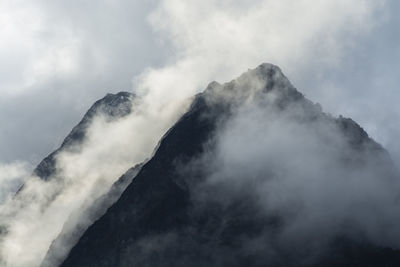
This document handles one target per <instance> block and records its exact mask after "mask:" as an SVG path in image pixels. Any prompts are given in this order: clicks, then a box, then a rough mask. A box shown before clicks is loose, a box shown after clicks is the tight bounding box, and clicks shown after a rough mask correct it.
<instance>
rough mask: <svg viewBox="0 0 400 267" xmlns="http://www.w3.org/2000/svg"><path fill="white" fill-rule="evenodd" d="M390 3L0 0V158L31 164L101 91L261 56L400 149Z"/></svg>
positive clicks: (240, 66) (332, 109) (228, 73)
mask: <svg viewBox="0 0 400 267" xmlns="http://www.w3.org/2000/svg"><path fill="white" fill-rule="evenodd" d="M399 11H400V3H399V2H398V1H395V0H386V1H385V0H377V1H372V0H353V1H348V0H346V1H345V0H338V1H333V0H329V1H323V2H322V1H317V0H315V1H313V0H299V1H295V2H293V1H289V0H279V1H278V0H256V1H244V0H236V1H235V0H223V1H216V0H208V1H178V0H169V1H167V0H164V1H163V0H160V1H156V0H153V1H128V0H118V1H109V0H101V1H88V0H84V1H73V0H70V1H58V0H56V1H50V0H47V1H46V0H37V1H29V0H25V1H24V0H2V1H0V40H1V41H0V125H1V127H0V165H1V164H3V165H4V164H11V163H15V162H16V161H20V162H28V163H30V164H33V165H34V164H37V163H38V162H39V161H40V159H42V158H43V157H44V156H45V155H46V154H48V153H49V152H51V151H52V150H54V149H55V148H56V147H57V146H58V145H59V144H60V143H61V141H62V139H63V138H64V137H65V136H66V134H68V132H69V131H70V129H71V128H72V127H73V126H74V125H75V124H76V123H77V122H78V121H79V120H80V118H81V117H82V115H83V114H84V112H85V111H86V110H87V109H88V108H89V107H90V106H91V104H92V103H93V102H94V101H95V100H97V99H99V98H101V97H103V96H104V95H105V94H106V93H107V92H117V91H121V90H125V91H135V90H136V88H139V87H150V88H151V87H152V86H153V87H154V86H157V85H160V86H164V85H165V84H167V85H169V87H168V86H165V88H163V89H165V92H164V94H169V93H170V91H167V90H169V89H170V88H171V87H172V85H174V86H173V87H176V88H179V89H177V92H178V93H182V94H183V95H185V88H186V87H190V86H192V87H195V89H188V91H187V93H186V94H187V95H191V94H192V93H193V92H196V91H199V90H201V89H202V88H204V87H205V86H206V85H207V84H208V83H209V82H211V81H212V80H218V81H219V82H225V81H227V80H231V79H233V78H235V77H236V76H237V75H239V74H240V73H241V72H244V71H246V70H247V69H248V68H254V67H256V66H257V65H258V64H260V63H262V62H270V63H273V64H276V65H279V66H280V67H281V68H282V70H283V72H284V73H285V74H286V75H287V76H288V77H289V79H290V80H291V82H292V83H293V84H294V85H295V86H296V87H297V88H298V89H299V91H301V92H303V93H304V94H305V95H306V96H307V97H308V98H310V99H311V100H313V101H315V102H319V103H321V105H322V106H323V109H324V111H326V112H329V113H332V114H334V115H339V114H342V115H344V116H348V117H352V118H353V119H354V120H356V121H357V122H358V123H359V124H361V126H363V127H364V128H365V129H366V130H367V131H368V132H369V134H370V135H371V136H372V137H373V138H375V139H376V140H377V141H378V142H380V143H382V144H383V145H384V146H385V147H386V148H387V149H388V150H389V151H390V152H391V153H392V155H393V156H394V158H395V160H396V161H398V159H400V145H399V144H398V141H397V136H399V135H400V108H398V103H399V102H400V92H399V85H400V75H398V71H399V69H400V63H399V62H400V61H399V59H400V37H399V36H400V35H399V32H398V31H399V29H400V19H399V17H398V12H399ZM160 73H161V74H160ZM143 77H145V78H143ZM152 77H154V79H153V80H154V81H153V80H152V79H151V78H152ZM160 77H161V78H160ZM175 93H176V92H175ZM171 94H173V93H171ZM0 169H1V168H0Z"/></svg>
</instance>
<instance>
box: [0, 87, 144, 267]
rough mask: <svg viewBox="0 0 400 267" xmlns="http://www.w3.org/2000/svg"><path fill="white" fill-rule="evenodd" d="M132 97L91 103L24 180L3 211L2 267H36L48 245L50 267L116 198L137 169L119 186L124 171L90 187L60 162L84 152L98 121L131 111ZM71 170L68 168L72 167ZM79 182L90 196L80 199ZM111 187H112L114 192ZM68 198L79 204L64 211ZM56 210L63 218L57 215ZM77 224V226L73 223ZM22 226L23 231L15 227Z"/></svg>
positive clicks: (125, 95) (0, 235) (112, 97)
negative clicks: (91, 130) (68, 131)
mask: <svg viewBox="0 0 400 267" xmlns="http://www.w3.org/2000/svg"><path fill="white" fill-rule="evenodd" d="M134 97H135V96H134V95H133V94H131V93H128V92H119V93H117V94H107V95H106V96H105V97H104V98H102V99H100V100H98V101H97V102H95V103H94V104H93V106H92V107H90V109H89V110H88V111H87V112H86V114H85V115H84V117H83V119H82V120H81V121H80V122H79V123H78V125H76V126H75V127H74V128H73V130H72V131H71V132H70V133H69V134H68V136H67V137H66V138H65V140H64V141H63V143H62V144H61V146H60V147H59V148H58V149H57V150H56V151H54V152H53V153H51V154H50V155H49V156H47V157H46V158H45V159H44V160H43V161H42V162H40V164H39V165H38V166H37V167H36V169H35V170H34V172H33V175H32V176H31V177H30V178H29V179H27V180H26V182H25V184H24V185H23V186H22V187H21V188H20V189H19V190H18V191H17V193H16V194H15V195H14V197H13V198H12V199H9V200H8V201H7V203H5V204H4V205H3V206H2V209H1V210H0V217H1V220H0V265H1V266H39V265H40V262H41V261H42V260H43V257H44V256H45V253H46V251H47V249H49V246H50V244H51V246H50V248H51V250H53V247H56V248H57V253H56V254H54V253H53V254H51V256H49V257H46V258H45V259H44V261H43V264H46V262H49V261H51V263H52V264H53V263H54V262H57V261H60V260H63V259H64V258H65V257H66V255H67V253H68V252H69V250H70V249H71V246H72V245H73V244H75V243H76V242H77V240H78V239H79V237H80V236H81V235H82V233H83V232H84V231H85V230H86V228H87V227H88V226H89V225H91V224H92V223H93V222H94V221H95V220H96V219H98V218H99V217H100V216H101V215H103V214H104V213H105V211H106V210H107V208H108V207H109V206H111V205H112V204H113V203H114V202H115V201H116V200H117V199H118V198H119V196H120V194H121V193H122V192H123V191H124V190H125V188H126V186H127V185H128V184H129V183H130V181H131V180H132V179H133V177H134V176H135V175H136V173H137V172H138V170H139V169H140V167H141V164H138V165H137V166H135V167H132V168H131V169H129V170H128V171H127V172H126V173H125V175H123V176H122V177H121V178H120V179H118V180H117V179H115V178H118V176H120V175H121V173H123V172H124V171H125V170H126V169H125V168H121V171H118V172H117V173H118V174H117V175H115V177H114V176H112V175H107V174H105V175H104V176H105V178H104V179H108V180H107V181H105V180H102V179H101V178H102V177H100V176H98V177H97V181H96V180H94V181H90V180H89V179H88V178H89V177H88V176H87V175H85V174H83V175H80V176H79V175H77V174H76V173H75V175H74V176H72V177H68V175H65V173H63V171H62V168H63V166H60V165H59V164H60V161H59V160H60V157H62V156H63V155H66V154H73V155H79V154H80V153H82V149H83V147H84V146H83V145H82V144H83V143H84V142H85V141H87V139H89V128H90V126H91V124H92V122H93V120H94V118H95V117H96V116H101V120H102V121H104V122H106V123H107V124H109V125H112V124H113V123H114V122H116V121H117V120H119V119H122V118H123V117H126V116H128V115H129V114H130V113H131V111H132V109H133V107H132V105H133V104H132V103H133V102H134V101H133V100H134ZM61 161H62V160H61ZM61 164H62V163H61ZM75 164H76V163H75V162H71V165H75ZM72 167H73V168H74V166H72ZM83 179H85V182H86V188H87V189H88V190H89V191H91V192H90V193H82V191H81V193H82V194H81V195H79V194H80V193H79V191H80V190H82V189H84V188H83V186H84V185H83V186H82V184H81V185H80V186H79V188H78V189H77V188H76V187H75V189H74V183H75V185H76V184H79V182H81V181H83ZM92 180H93V179H92ZM116 180H117V181H116ZM113 181H116V182H115V183H114V185H113V186H112V183H113ZM96 183H97V184H96ZM91 186H93V189H91V188H90V187H91ZM110 188H111V189H110ZM71 191H72V192H71ZM107 191H108V193H107ZM68 194H70V195H71V198H73V199H74V201H76V203H79V204H77V205H72V204H71V202H70V203H69V204H66V206H63V205H65V197H66V196H67V195H68ZM60 199H61V200H60ZM60 206H62V208H60ZM58 210H59V211H60V212H61V214H57V215H56V213H57V212H58ZM76 218H79V219H80V220H79V221H77V220H76ZM22 224H23V225H24V227H19V226H20V225H22ZM57 235H58V237H57ZM25 238H26V239H25ZM54 239H55V240H54ZM10 244H11V245H10ZM29 247H31V249H29Z"/></svg>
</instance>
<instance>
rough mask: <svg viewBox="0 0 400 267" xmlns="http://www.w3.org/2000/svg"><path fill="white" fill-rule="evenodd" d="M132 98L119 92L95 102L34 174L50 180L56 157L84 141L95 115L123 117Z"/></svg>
mask: <svg viewBox="0 0 400 267" xmlns="http://www.w3.org/2000/svg"><path fill="white" fill-rule="evenodd" d="M133 97H134V95H133V94H131V93H129V92H119V93H117V94H107V95H106V96H105V97H104V98H102V99H100V100H98V101H96V102H95V103H94V104H93V105H92V106H91V107H90V108H89V110H88V111H87V112H86V114H85V115H84V116H83V118H82V120H81V121H80V122H79V123H78V125H76V126H75V127H74V128H73V129H72V131H71V132H70V133H69V134H68V135H67V137H66V138H65V139H64V141H63V142H62V144H61V146H60V147H59V148H58V149H56V150H55V151H54V152H52V153H51V154H50V155H48V156H47V157H46V158H44V159H43V160H42V161H41V162H40V163H39V165H38V166H37V167H36V168H35V170H34V171H33V172H34V174H35V175H37V176H39V177H40V178H42V179H43V180H48V179H50V177H51V176H52V175H54V174H55V171H56V166H55V158H56V155H57V154H59V153H60V152H62V151H64V150H68V149H71V148H73V147H74V146H77V145H79V144H80V143H81V142H82V141H83V140H84V138H85V136H86V130H87V127H88V126H89V125H90V123H91V121H92V119H93V117H94V116H95V115H96V114H103V115H104V116H106V117H107V118H108V119H110V120H112V119H116V118H121V117H124V116H126V115H128V114H130V113H131V108H132V106H131V105H132V104H131V103H132V98H133Z"/></svg>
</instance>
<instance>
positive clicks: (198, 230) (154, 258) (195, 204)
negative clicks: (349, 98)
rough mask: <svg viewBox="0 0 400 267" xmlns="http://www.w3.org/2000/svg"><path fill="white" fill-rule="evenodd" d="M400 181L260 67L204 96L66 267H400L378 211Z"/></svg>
mask: <svg viewBox="0 0 400 267" xmlns="http://www.w3.org/2000/svg"><path fill="white" fill-rule="evenodd" d="M42 173H46V172H42ZM398 177H399V176H398V174H397V172H396V170H395V168H394V166H393V164H392V162H391V160H390V157H389V155H388V153H387V152H386V151H385V150H384V149H383V148H382V147H381V146H380V145H379V144H378V143H376V142H375V141H374V140H372V139H371V138H370V137H369V136H368V134H367V133H366V132H365V131H364V130H363V129H362V128H361V127H360V126H359V125H358V124H357V123H355V122H354V121H353V120H351V119H347V118H343V117H339V118H334V117H332V116H331V115H329V114H326V113H324V112H322V110H321V107H320V106H319V105H318V104H314V103H312V102H311V101H309V100H308V99H306V98H305V97H304V96H303V95H302V94H301V93H300V92H298V91H297V90H296V88H294V87H293V85H292V84H291V83H290V82H289V80H288V79H287V78H286V77H285V76H284V75H283V73H282V72H281V70H280V69H279V68H278V67H276V66H274V65H270V64H262V65H260V66H259V67H257V68H256V69H253V70H249V71H248V72H246V73H244V74H243V75H241V76H240V77H238V78H237V79H235V80H233V81H231V82H228V83H225V84H222V85H221V84H219V83H217V82H213V83H211V84H210V85H209V86H208V87H207V88H206V90H205V91H204V92H203V93H200V94H198V95H196V97H195V99H194V101H193V103H192V105H191V107H190V109H189V110H188V112H187V113H186V114H184V115H183V116H182V117H181V118H180V119H179V120H178V122H177V123H176V124H175V125H174V126H173V127H172V128H171V129H170V130H169V131H168V132H167V133H166V134H165V136H164V137H163V138H162V140H161V141H160V144H159V146H158V148H157V150H156V152H155V154H154V156H153V157H152V158H151V159H150V160H149V161H148V162H146V163H145V164H144V165H143V166H142V167H141V168H140V170H139V171H138V173H137V175H136V176H135V177H134V178H133V179H132V180H131V181H130V184H129V185H128V186H127V188H126V189H125V190H124V192H123V193H122V195H121V196H120V197H119V199H118V200H117V201H116V202H115V203H114V204H113V205H112V206H111V207H110V208H109V209H108V210H107V211H106V212H105V214H104V215H102V216H101V217H100V218H99V219H98V220H97V221H95V222H94V223H93V224H92V225H91V226H90V227H89V228H88V229H87V230H86V231H85V232H84V234H83V236H82V237H81V238H80V239H79V241H78V243H77V244H76V245H75V246H74V247H73V248H72V250H71V251H70V253H69V255H68V257H67V258H66V259H65V261H64V262H63V263H62V264H61V266H62V267H69V266H71V267H72V266H74V267H80V266H82V267H90V266H96V267H102V266H113V267H117V266H399V265H400V252H399V251H398V250H394V249H391V248H388V246H387V245H386V243H388V244H389V243H390V236H391V235H390V229H391V226H392V225H391V224H389V222H390V221H391V220H390V219H388V221H386V220H385V216H389V215H390V214H391V211H392V210H391V209H390V208H391V207H392V206H391V205H392V199H391V198H390V199H389V198H387V199H386V198H383V199H385V201H386V202H385V201H378V200H379V199H381V196H382V195H385V194H386V193H387V192H383V193H382V194H380V192H379V189H380V188H384V189H386V187H385V186H386V185H390V183H391V182H393V181H395V180H396V179H398ZM388 192H389V191H388ZM381 202H382V203H383V204H382V203H381ZM396 204H397V203H394V204H393V207H396ZM379 205H381V206H379ZM380 208H384V209H380ZM386 209H387V211H386ZM378 214H380V215H379V216H378ZM381 225H382V226H381ZM386 231H389V232H387V233H386ZM376 233H378V234H376ZM381 236H385V238H387V239H384V240H383V239H381ZM50 253H51V251H50Z"/></svg>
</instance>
